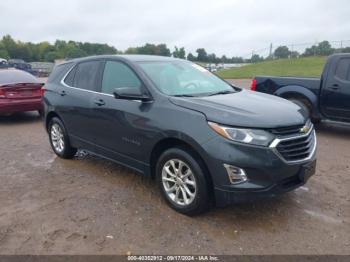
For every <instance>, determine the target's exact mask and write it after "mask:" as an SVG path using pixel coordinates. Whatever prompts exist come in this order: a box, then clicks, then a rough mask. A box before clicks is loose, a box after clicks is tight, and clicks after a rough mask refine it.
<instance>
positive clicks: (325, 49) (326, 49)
mask: <svg viewBox="0 0 350 262" xmlns="http://www.w3.org/2000/svg"><path fill="white" fill-rule="evenodd" d="M334 53H350V47H344V48H333V47H332V45H331V44H330V43H329V41H322V42H320V43H318V44H317V45H312V46H311V47H308V48H306V49H305V51H304V52H303V53H299V52H297V51H293V50H290V49H289V48H288V46H279V47H277V48H276V49H275V51H274V52H273V53H272V54H270V55H269V56H268V57H266V58H264V57H261V56H259V55H258V54H253V55H252V58H251V61H252V62H260V61H263V60H272V59H284V58H298V57H309V56H329V55H331V54H334Z"/></svg>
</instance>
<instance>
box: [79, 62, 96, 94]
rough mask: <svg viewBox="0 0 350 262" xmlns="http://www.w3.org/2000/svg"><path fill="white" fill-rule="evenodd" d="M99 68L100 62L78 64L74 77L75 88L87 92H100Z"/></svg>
mask: <svg viewBox="0 0 350 262" xmlns="http://www.w3.org/2000/svg"><path fill="white" fill-rule="evenodd" d="M99 66H100V62H99V61H89V62H82V63H80V64H78V66H77V69H76V72H75V77H74V86H75V87H77V88H81V89H85V90H90V91H98V81H97V78H98V73H99Z"/></svg>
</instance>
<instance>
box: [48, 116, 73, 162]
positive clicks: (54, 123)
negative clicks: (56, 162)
mask: <svg viewBox="0 0 350 262" xmlns="http://www.w3.org/2000/svg"><path fill="white" fill-rule="evenodd" d="M48 132H49V138H50V144H51V147H52V149H53V151H54V152H55V153H56V155H58V156H59V157H61V158H66V159H70V158H73V157H74V155H75V154H76V152H77V149H76V148H73V147H72V146H71V145H70V142H69V138H68V134H67V132H66V129H65V128H64V125H63V123H62V121H61V120H60V119H59V118H57V117H54V118H52V119H51V121H50V123H49V127H48Z"/></svg>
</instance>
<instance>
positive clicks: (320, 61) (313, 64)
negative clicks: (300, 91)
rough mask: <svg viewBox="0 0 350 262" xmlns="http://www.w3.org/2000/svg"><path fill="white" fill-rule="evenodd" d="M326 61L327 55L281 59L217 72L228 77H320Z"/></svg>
mask: <svg viewBox="0 0 350 262" xmlns="http://www.w3.org/2000/svg"><path fill="white" fill-rule="evenodd" d="M325 62H326V57H307V58H298V59H280V60H273V61H265V62H260V63H256V64H251V65H246V66H243V67H240V68H232V69H226V70H221V71H219V72H217V74H218V75H219V76H220V77H222V78H226V79H229V78H232V79H234V78H236V79H237V78H253V77H254V76H257V75H270V76H303V77H319V76H321V73H322V69H323V66H324V64H325Z"/></svg>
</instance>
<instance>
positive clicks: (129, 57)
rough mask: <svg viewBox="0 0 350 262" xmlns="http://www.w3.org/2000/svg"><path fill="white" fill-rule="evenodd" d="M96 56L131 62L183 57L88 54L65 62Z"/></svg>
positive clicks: (175, 59)
mask: <svg viewBox="0 0 350 262" xmlns="http://www.w3.org/2000/svg"><path fill="white" fill-rule="evenodd" d="M94 58H105V59H106V58H107V59H108V58H122V59H125V60H129V61H131V62H147V61H179V60H182V59H178V58H173V57H169V56H156V55H98V56H88V57H83V58H76V59H72V60H68V61H65V62H64V63H63V64H66V63H72V62H80V61H85V60H90V59H94Z"/></svg>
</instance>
